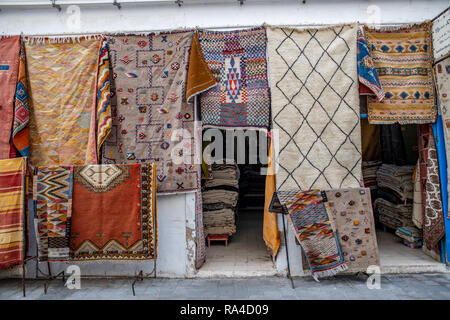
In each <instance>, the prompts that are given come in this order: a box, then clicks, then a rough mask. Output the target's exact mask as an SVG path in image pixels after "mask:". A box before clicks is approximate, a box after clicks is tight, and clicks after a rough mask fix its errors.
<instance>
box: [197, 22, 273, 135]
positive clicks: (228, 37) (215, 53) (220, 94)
mask: <svg viewBox="0 0 450 320" xmlns="http://www.w3.org/2000/svg"><path fill="white" fill-rule="evenodd" d="M199 39H200V45H201V48H202V52H203V55H204V57H205V59H206V61H207V63H208V65H209V68H210V69H211V70H212V72H213V74H214V77H215V79H216V81H217V86H215V87H214V88H212V89H210V90H208V91H206V92H204V93H203V94H202V95H201V96H200V107H201V116H202V122H203V126H204V127H220V128H247V129H248V128H256V129H258V128H262V129H267V128H268V127H269V124H270V91H269V83H268V80H267V61H266V32H265V29H264V28H263V27H261V28H255V29H250V30H239V31H227V32H219V31H217V32H215V31H199Z"/></svg>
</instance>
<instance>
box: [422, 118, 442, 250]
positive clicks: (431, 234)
mask: <svg viewBox="0 0 450 320" xmlns="http://www.w3.org/2000/svg"><path fill="white" fill-rule="evenodd" d="M418 137H419V141H418V142H419V165H420V182H421V190H422V206H423V209H422V212H423V216H422V230H423V240H424V245H425V247H426V248H427V249H428V250H429V251H434V252H435V253H436V255H437V256H439V241H440V240H441V239H442V237H443V236H444V235H445V226H444V213H443V212H442V199H441V189H440V179H439V164H438V157H437V151H436V145H435V142H434V137H433V130H432V128H431V125H429V124H424V125H421V126H419V130H418Z"/></svg>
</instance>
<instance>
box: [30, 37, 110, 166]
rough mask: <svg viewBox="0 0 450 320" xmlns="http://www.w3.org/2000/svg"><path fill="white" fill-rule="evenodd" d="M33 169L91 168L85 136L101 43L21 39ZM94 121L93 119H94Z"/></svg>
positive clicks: (93, 158)
mask: <svg viewBox="0 0 450 320" xmlns="http://www.w3.org/2000/svg"><path fill="white" fill-rule="evenodd" d="M26 40H27V42H26V43H25V50H26V56H27V68H28V77H29V84H30V97H31V104H30V149H31V150H30V154H31V164H32V165H34V166H38V165H42V166H44V165H45V166H52V165H81V164H86V163H96V155H95V148H91V147H89V148H88V146H90V145H92V143H94V145H95V141H93V142H89V139H93V137H92V135H90V127H91V124H90V123H91V119H92V116H93V115H92V113H94V114H95V104H96V96H97V89H96V88H97V85H96V83H97V70H98V62H99V50H100V45H101V40H98V39H94V38H89V39H88V38H80V39H76V40H72V39H70V38H63V39H44V40H42V41H41V39H35V38H28V39H26ZM94 116H95V115H94Z"/></svg>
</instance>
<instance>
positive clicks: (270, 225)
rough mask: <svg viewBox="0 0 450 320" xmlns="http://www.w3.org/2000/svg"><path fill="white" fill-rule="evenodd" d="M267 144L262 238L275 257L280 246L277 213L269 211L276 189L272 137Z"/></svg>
mask: <svg viewBox="0 0 450 320" xmlns="http://www.w3.org/2000/svg"><path fill="white" fill-rule="evenodd" d="M269 146H270V147H269V163H268V165H267V175H266V189H265V200H264V220H263V239H264V242H265V243H266V247H267V251H268V252H269V254H270V255H271V256H272V257H274V259H275V258H276V256H277V254H278V250H279V248H280V231H279V230H278V222H277V214H276V213H275V212H270V211H269V208H270V202H271V200H272V196H273V193H274V192H275V191H276V178H275V168H274V163H273V142H272V139H269Z"/></svg>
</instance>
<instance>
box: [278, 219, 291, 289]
mask: <svg viewBox="0 0 450 320" xmlns="http://www.w3.org/2000/svg"><path fill="white" fill-rule="evenodd" d="M278 214H281V218H282V220H283V235H284V244H285V246H286V265H287V274H286V277H287V278H288V279H289V280H290V282H291V287H292V289H295V286H294V280H292V276H291V266H290V263H289V250H288V243H287V237H286V223H285V221H284V220H285V216H286V215H287V214H289V213H281V212H280V213H278Z"/></svg>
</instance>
